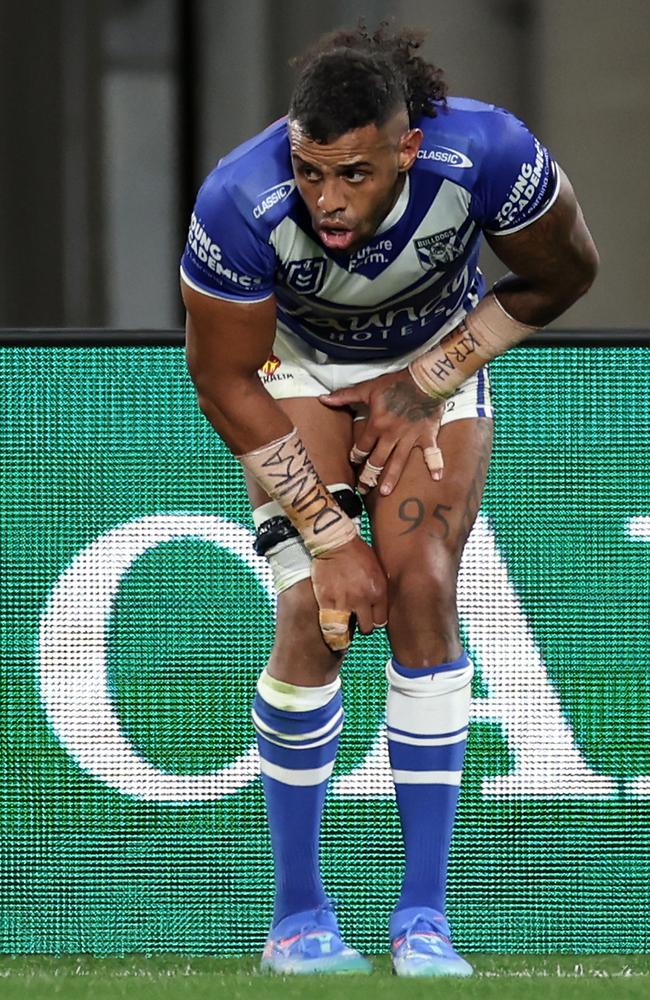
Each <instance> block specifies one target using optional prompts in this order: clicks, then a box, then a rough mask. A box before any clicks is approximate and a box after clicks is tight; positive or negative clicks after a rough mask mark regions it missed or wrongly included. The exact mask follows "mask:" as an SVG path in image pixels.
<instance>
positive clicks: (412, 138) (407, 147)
mask: <svg viewBox="0 0 650 1000" xmlns="http://www.w3.org/2000/svg"><path fill="white" fill-rule="evenodd" d="M423 138H424V136H423V134H422V129H419V128H411V129H409V130H408V132H404V133H403V134H402V136H401V137H400V141H399V171H400V173H404V172H405V171H406V170H410V169H411V167H412V166H413V164H414V163H415V160H416V157H417V155H418V150H419V149H420V146H421V145H422V139H423Z"/></svg>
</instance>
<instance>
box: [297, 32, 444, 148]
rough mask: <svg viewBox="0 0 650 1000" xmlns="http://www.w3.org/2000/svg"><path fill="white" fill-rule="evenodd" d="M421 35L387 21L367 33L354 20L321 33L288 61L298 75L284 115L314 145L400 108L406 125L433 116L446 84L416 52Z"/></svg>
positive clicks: (385, 117)
mask: <svg viewBox="0 0 650 1000" xmlns="http://www.w3.org/2000/svg"><path fill="white" fill-rule="evenodd" d="M425 37H426V32H425V31H421V30H419V29H412V28H400V29H394V28H393V26H392V24H391V22H390V21H381V23H380V24H379V27H378V28H377V30H376V31H374V32H372V33H371V32H369V30H368V28H367V27H366V24H365V22H364V21H359V23H358V25H357V27H356V28H343V29H339V30H337V31H333V32H331V33H330V34H327V35H324V36H323V37H322V38H319V39H318V41H317V42H315V44H314V45H312V46H311V47H310V48H309V49H307V51H306V52H304V53H303V54H302V55H300V56H296V57H295V58H294V59H292V60H291V65H292V66H293V67H294V68H296V69H297V70H298V74H299V75H298V79H297V81H296V86H295V88H294V91H293V96H292V98H291V103H290V105H289V117H290V118H291V119H292V120H293V121H296V122H297V123H298V124H299V125H300V127H301V128H302V129H303V130H304V131H305V132H306V134H307V135H308V136H309V137H310V138H311V139H313V140H314V141H315V142H331V141H332V140H333V139H337V138H338V137H339V136H341V135H344V133H345V132H349V131H350V130H351V129H356V128H363V126H364V125H371V124H374V125H377V126H378V127H381V126H382V125H383V124H385V122H386V121H388V119H389V118H390V117H391V115H393V114H394V113H395V111H397V109H398V108H399V107H400V106H403V105H406V108H407V111H408V115H409V122H410V123H411V124H413V122H414V121H415V120H416V119H417V118H419V117H420V116H421V115H427V116H428V117H429V118H435V116H436V113H437V111H438V109H439V108H440V107H444V106H445V103H446V102H445V99H446V95H447V84H446V83H445V81H444V78H443V71H442V70H441V69H439V68H438V67H437V66H434V65H433V64H432V63H428V62H425V60H424V59H423V58H422V56H420V55H418V54H417V51H418V49H419V48H420V46H421V45H422V42H423V41H424V39H425Z"/></svg>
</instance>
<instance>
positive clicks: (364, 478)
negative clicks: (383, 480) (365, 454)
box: [358, 462, 384, 493]
mask: <svg viewBox="0 0 650 1000" xmlns="http://www.w3.org/2000/svg"><path fill="white" fill-rule="evenodd" d="M383 471H384V467H383V465H373V464H372V463H371V462H366V464H365V465H364V467H363V469H362V471H361V475H360V476H359V484H358V486H359V492H360V493H367V492H368V490H371V489H372V488H373V487H374V486H376V485H377V483H378V482H379V477H380V476H381V474H382V472H383ZM362 487H363V488H362Z"/></svg>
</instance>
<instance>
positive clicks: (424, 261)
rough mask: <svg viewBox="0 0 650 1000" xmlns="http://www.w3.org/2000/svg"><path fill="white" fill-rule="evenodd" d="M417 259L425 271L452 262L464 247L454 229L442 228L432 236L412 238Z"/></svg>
mask: <svg viewBox="0 0 650 1000" xmlns="http://www.w3.org/2000/svg"><path fill="white" fill-rule="evenodd" d="M414 243H415V249H416V251H417V255H418V260H419V261H420V264H421V265H422V268H423V269H424V270H425V271H431V270H433V269H434V268H435V267H440V266H441V265H442V266H443V267H444V266H445V264H453V262H454V261H455V260H458V258H459V257H460V256H461V254H462V253H463V250H464V249H465V248H464V246H463V244H462V241H461V240H460V239H459V236H458V233H457V231H456V230H455V229H443V230H441V231H440V232H439V233H434V234H433V236H423V237H422V239H419V240H414Z"/></svg>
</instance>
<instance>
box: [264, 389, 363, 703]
mask: <svg viewBox="0 0 650 1000" xmlns="http://www.w3.org/2000/svg"><path fill="white" fill-rule="evenodd" d="M277 404H278V406H279V407H280V408H281V409H282V410H284V412H285V413H286V414H287V415H288V416H289V417H290V418H291V420H292V421H293V423H294V425H295V426H296V427H297V429H298V433H299V434H300V437H301V439H302V442H303V444H304V445H305V448H306V449H307V454H308V455H309V457H310V458H311V460H312V462H313V464H314V467H315V468H316V471H317V473H318V475H319V477H320V479H321V481H322V482H324V483H325V484H326V485H329V484H332V483H347V484H348V485H349V486H352V485H353V481H354V478H353V471H352V467H351V465H350V462H349V458H348V456H349V453H350V448H351V446H352V418H351V416H350V414H349V413H347V412H342V411H338V410H330V409H327V407H325V406H323V404H322V403H320V402H319V401H318V399H317V398H316V397H307V398H303V399H279V400H277ZM246 485H247V489H248V496H249V499H250V502H251V506H252V507H253V509H255V508H257V507H259V506H260V505H261V504H263V503H266V502H267V501H268V499H269V498H268V496H267V495H266V493H265V492H264V490H262V489H261V487H260V486H259V485H258V484H257V482H255V480H254V479H252V478H251V477H249V476H247V480H246ZM340 664H341V657H340V656H337V655H336V654H335V653H332V651H331V650H330V649H328V647H327V646H326V645H325V642H324V640H323V636H322V633H321V631H320V627H319V624H318V606H317V604H316V599H315V597H314V591H313V589H312V585H311V580H302V581H301V582H299V583H296V584H294V585H293V587H289V589H288V590H285V591H283V593H281V594H279V595H278V604H277V618H276V635H275V644H274V647H273V651H272V653H271V657H270V660H269V663H268V665H267V669H268V670H269V672H270V673H271V675H272V676H273V677H276V678H277V679H278V680H283V681H286V682H287V683H290V684H300V685H305V686H306V687H310V686H318V685H321V684H328V683H329V682H330V681H332V680H334V678H335V677H336V675H337V673H338V670H339V667H340Z"/></svg>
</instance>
